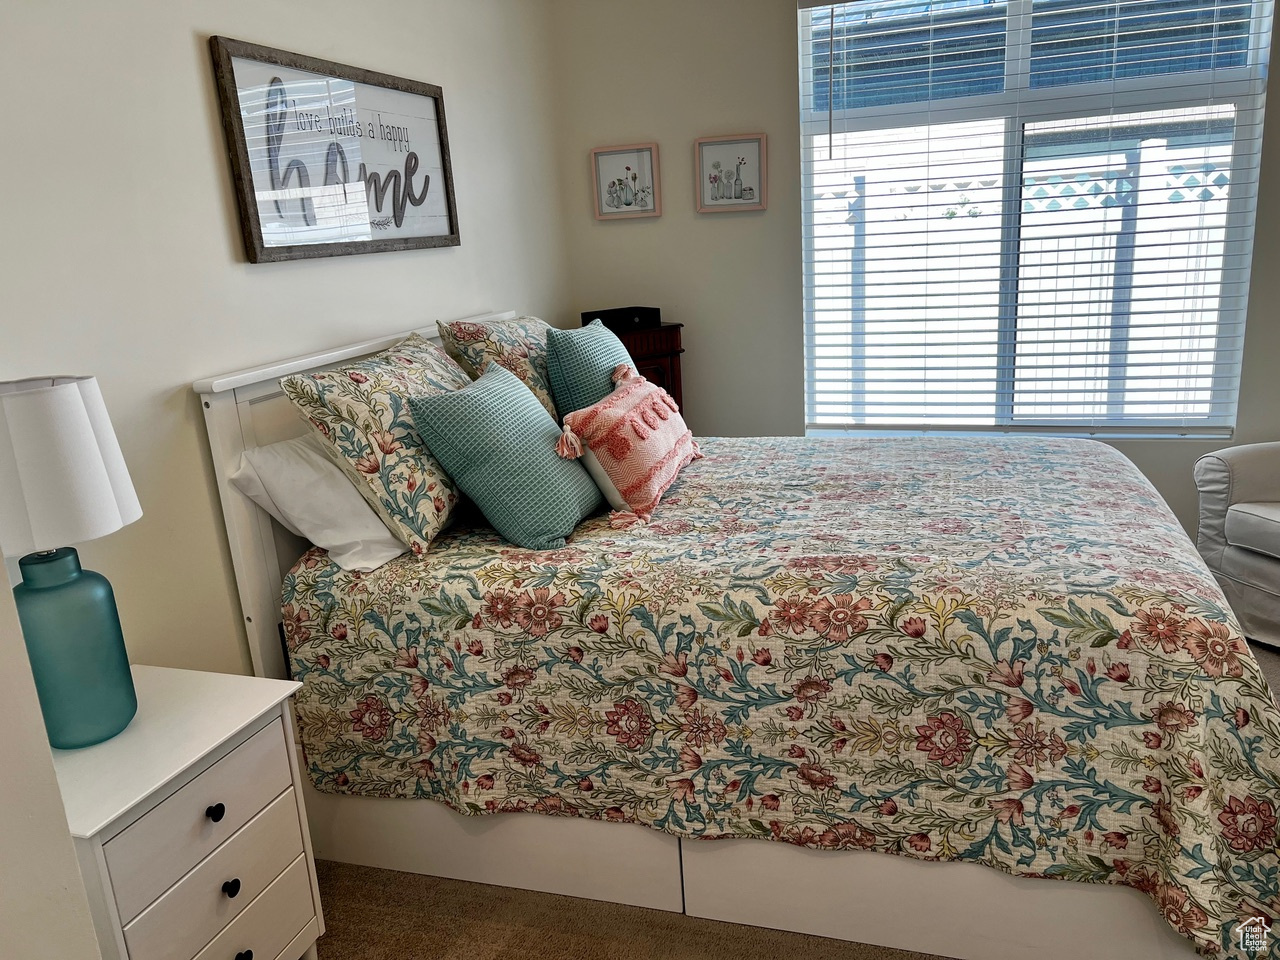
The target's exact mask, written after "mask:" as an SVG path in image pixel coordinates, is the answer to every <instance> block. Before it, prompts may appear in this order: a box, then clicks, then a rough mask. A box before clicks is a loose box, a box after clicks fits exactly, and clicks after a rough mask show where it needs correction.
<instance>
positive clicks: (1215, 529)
mask: <svg viewBox="0 0 1280 960" xmlns="http://www.w3.org/2000/svg"><path fill="white" fill-rule="evenodd" d="M1194 474H1195V480H1196V490H1197V491H1199V494H1200V526H1199V530H1198V532H1197V535H1196V546H1197V547H1198V548H1199V550H1200V555H1201V556H1202V557H1204V560H1205V563H1207V564H1208V565H1209V568H1210V569H1211V570H1216V569H1217V567H1218V561H1219V560H1220V559H1221V557H1222V553H1223V551H1224V550H1225V549H1226V547H1227V538H1226V531H1225V524H1226V520H1227V510H1228V509H1230V508H1231V505H1232V504H1235V503H1254V502H1258V501H1274V500H1280V443H1248V444H1244V445H1242V446H1238V447H1228V448H1227V449H1225V450H1218V451H1215V452H1214V453H1206V454H1205V455H1204V456H1203V457H1201V458H1200V459H1199V460H1197V461H1196V465H1195V470H1194Z"/></svg>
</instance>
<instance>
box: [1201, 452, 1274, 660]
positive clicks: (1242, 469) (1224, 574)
mask: <svg viewBox="0 0 1280 960" xmlns="http://www.w3.org/2000/svg"><path fill="white" fill-rule="evenodd" d="M1195 478H1196V488H1197V489H1198V490H1199V491H1200V529H1199V534H1198V536H1197V538H1196V546H1197V547H1198V548H1199V550H1200V555H1201V556H1202V557H1204V562H1205V563H1206V564H1208V565H1209V569H1210V570H1211V571H1212V572H1213V575H1214V576H1215V577H1216V578H1217V580H1218V583H1219V584H1220V585H1221V587H1222V590H1223V592H1224V593H1225V594H1226V595H1227V601H1228V602H1229V603H1230V604H1231V609H1232V610H1234V611H1235V613H1236V616H1237V617H1238V618H1239V620H1240V626H1241V627H1243V628H1244V633H1245V636H1247V637H1248V638H1249V639H1250V640H1257V641H1260V642H1262V643H1266V644H1270V645H1272V646H1277V647H1280V443H1250V444H1246V445H1244V446H1240V447H1229V448H1227V449H1226V450H1219V451H1217V452H1216V453H1207V454H1205V455H1204V456H1203V457H1201V458H1200V459H1199V460H1197V461H1196V466H1195Z"/></svg>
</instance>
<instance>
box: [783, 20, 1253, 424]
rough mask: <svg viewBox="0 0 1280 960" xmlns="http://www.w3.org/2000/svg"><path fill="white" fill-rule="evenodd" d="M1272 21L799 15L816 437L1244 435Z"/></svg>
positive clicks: (810, 381)
mask: <svg viewBox="0 0 1280 960" xmlns="http://www.w3.org/2000/svg"><path fill="white" fill-rule="evenodd" d="M1271 10H1272V0H1163V2H1154V0H1111V2H1104V0H861V2H853V3H839V4H825V5H821V6H813V5H808V6H804V5H802V9H801V10H800V30H799V35H800V51H801V55H800V64H801V82H800V96H801V123H802V154H803V165H802V172H803V198H804V245H805V256H804V264H805V304H804V306H805V337H806V349H805V355H806V404H807V411H806V413H807V422H808V426H809V429H810V431H811V432H822V431H829V430H845V429H855V428H856V429H868V428H871V429H877V428H878V429H884V430H921V429H928V430H966V431H967V430H998V431H1017V430H1029V431H1037V432H1044V431H1063V432H1072V433H1099V434H1103V433H1108V434H1128V435H1147V436H1151V435H1187V434H1203V435H1214V436H1222V435H1229V433H1230V430H1231V428H1232V426H1233V424H1234V421H1235V404H1236V396H1237V393H1238V387H1239V371H1240V356H1241V344H1242V338H1243V325H1244V315H1245V304H1246V300H1247V294H1248V281H1249V262H1250V253H1251V247H1252V239H1253V220H1254V208H1255V197H1256V191H1257V179H1258V166H1259V157H1260V150H1261V134H1262V111H1263V101H1264V96H1265V86H1266V64H1267V52H1268V48H1269V45H1270V32H1271Z"/></svg>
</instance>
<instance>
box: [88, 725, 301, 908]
mask: <svg viewBox="0 0 1280 960" xmlns="http://www.w3.org/2000/svg"><path fill="white" fill-rule="evenodd" d="M291 783H292V776H291V773H290V770H289V754H288V745H287V742H286V739H285V733H284V724H283V723H282V721H280V720H275V721H274V722H272V723H271V724H269V725H268V726H266V727H265V728H263V729H262V730H261V731H259V732H258V733H256V734H254V735H253V736H252V737H250V738H249V739H248V740H246V741H245V742H244V743H242V744H241V745H240V746H239V747H237V748H236V749H235V750H233V751H232V752H231V753H229V754H228V755H227V756H225V757H223V758H222V759H221V760H219V761H218V762H217V763H215V764H214V765H213V766H212V767H210V768H209V769H208V770H206V771H205V772H204V773H202V774H200V776H198V777H196V778H195V779H194V780H192V781H191V782H190V783H188V784H187V785H186V786H184V787H182V788H181V789H180V790H178V792H177V793H175V794H173V796H171V797H169V798H168V799H167V800H165V801H163V802H162V803H161V804H160V805H159V806H157V807H155V808H154V809H152V810H150V811H149V812H147V813H146V814H145V815H144V816H142V817H141V818H140V819H139V820H137V821H136V822H134V823H132V824H130V825H129V826H128V827H127V828H126V829H124V830H123V831H121V832H120V833H119V834H117V835H116V836H115V837H113V838H112V839H111V840H109V841H108V842H107V843H106V844H105V845H104V846H103V855H104V857H105V858H106V862H107V870H108V872H109V873H110V874H111V885H112V887H113V889H114V890H115V897H116V906H117V907H118V909H119V911H120V920H121V922H122V923H128V922H129V921H130V920H132V919H133V918H134V917H136V916H137V915H138V914H139V913H141V912H142V910H143V908H144V907H146V906H147V904H149V903H151V902H152V901H153V900H155V899H156V897H158V896H160V894H162V893H164V892H165V891H166V890H167V889H169V887H171V886H172V885H173V883H174V882H175V881H176V880H177V879H178V878H179V877H181V876H182V875H183V874H185V873H186V872H187V871H188V870H190V869H191V868H192V867H193V866H195V865H196V864H197V863H199V862H200V861H201V860H203V859H204V858H205V857H206V856H208V855H209V853H210V852H211V851H212V850H213V849H214V848H215V847H217V846H218V845H219V844H221V843H222V842H223V841H224V840H226V839H227V838H228V837H230V836H231V835H232V834H233V833H235V832H236V831H237V830H239V829H240V828H241V827H242V826H244V825H245V824H246V823H248V822H249V821H250V820H252V819H253V818H254V817H255V816H257V814H258V813H259V812H261V810H262V809H263V808H264V807H266V805H267V804H268V803H270V802H271V801H272V800H273V799H275V798H276V797H278V796H279V795H280V794H281V793H282V792H283V791H284V790H285V789H286V788H287V787H288V786H289V785H290V784H291Z"/></svg>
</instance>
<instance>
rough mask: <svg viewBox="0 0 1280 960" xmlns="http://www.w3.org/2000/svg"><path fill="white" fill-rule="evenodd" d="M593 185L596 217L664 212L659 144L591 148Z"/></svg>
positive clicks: (631, 217)
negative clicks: (659, 168)
mask: <svg viewBox="0 0 1280 960" xmlns="http://www.w3.org/2000/svg"><path fill="white" fill-rule="evenodd" d="M591 189H592V193H593V205H594V207H595V214H596V219H597V220H635V219H639V218H641V217H660V216H662V187H661V183H660V176H659V170H658V145H657V144H656V143H630V144H625V145H622V146H617V147H596V148H595V149H594V150H592V151H591Z"/></svg>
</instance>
